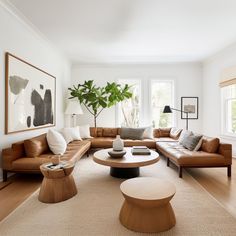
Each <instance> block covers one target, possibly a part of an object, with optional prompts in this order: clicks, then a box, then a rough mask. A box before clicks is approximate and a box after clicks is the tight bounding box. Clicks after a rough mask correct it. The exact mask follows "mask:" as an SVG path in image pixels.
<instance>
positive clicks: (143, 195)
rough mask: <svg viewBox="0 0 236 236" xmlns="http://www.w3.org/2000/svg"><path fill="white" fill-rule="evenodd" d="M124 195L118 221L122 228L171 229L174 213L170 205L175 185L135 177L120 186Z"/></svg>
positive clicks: (141, 230)
mask: <svg viewBox="0 0 236 236" xmlns="http://www.w3.org/2000/svg"><path fill="white" fill-rule="evenodd" d="M120 189H121V192H122V194H123V196H124V198H125V201H124V203H123V206H122V208H121V210H120V222H121V224H122V225H124V226H125V227H126V228H128V229H130V230H133V231H136V232H143V233H155V232H156V233H158V232H162V231H166V230H168V229H170V228H172V227H173V226H174V225H175V223H176V220H175V214H174V211H173V209H172V207H171V205H170V200H171V199H172V197H173V196H174V194H175V192H176V190H175V186H174V185H173V184H171V183H170V182H167V181H164V180H161V179H157V178H152V177H139V178H133V179H129V180H126V181H124V182H123V183H122V184H121V186H120Z"/></svg>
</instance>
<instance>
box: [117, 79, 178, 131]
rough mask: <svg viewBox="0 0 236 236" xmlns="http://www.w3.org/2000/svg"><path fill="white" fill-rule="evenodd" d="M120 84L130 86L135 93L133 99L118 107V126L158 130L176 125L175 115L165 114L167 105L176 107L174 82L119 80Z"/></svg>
mask: <svg viewBox="0 0 236 236" xmlns="http://www.w3.org/2000/svg"><path fill="white" fill-rule="evenodd" d="M118 83H119V84H121V85H124V84H128V85H130V86H131V90H132V92H133V97H132V98H131V99H128V100H125V101H123V102H121V103H120V104H119V105H118V106H117V116H116V117H117V120H116V122H117V125H118V126H126V127H140V126H142V127H144V126H149V125H152V126H153V127H155V128H158V127H171V126H173V125H174V114H166V113H163V109H164V106H165V105H170V106H172V107H174V106H173V103H174V102H173V101H174V81H173V80H144V79H143V80H141V79H119V80H118Z"/></svg>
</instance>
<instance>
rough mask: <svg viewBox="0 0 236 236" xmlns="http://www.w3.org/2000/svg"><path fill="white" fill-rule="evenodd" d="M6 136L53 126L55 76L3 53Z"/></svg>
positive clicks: (54, 118)
mask: <svg viewBox="0 0 236 236" xmlns="http://www.w3.org/2000/svg"><path fill="white" fill-rule="evenodd" d="M5 80H6V81H5V86H6V90H5V133H6V134H10V133H16V132H21V131H27V130H32V129H39V128H45V127H50V126H55V120H56V117H55V115H56V77H54V76H52V75H50V74H48V73H47V72H45V71H43V70H41V69H39V68H37V67H36V66H33V65H31V64H30V63H28V62H26V61H24V60H22V59H20V58H18V57H16V56H14V55H12V54H10V53H6V68H5Z"/></svg>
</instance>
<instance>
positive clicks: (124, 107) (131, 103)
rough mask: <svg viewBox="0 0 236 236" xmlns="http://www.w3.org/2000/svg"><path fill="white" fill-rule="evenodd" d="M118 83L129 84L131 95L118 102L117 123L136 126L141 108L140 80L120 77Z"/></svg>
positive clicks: (138, 122) (138, 123)
mask: <svg viewBox="0 0 236 236" xmlns="http://www.w3.org/2000/svg"><path fill="white" fill-rule="evenodd" d="M118 83H119V84H121V85H125V84H128V85H130V86H131V91H132V93H133V97H132V98H130V99H127V100H125V101H123V102H121V103H120V104H119V107H118V125H119V126H126V127H138V126H139V125H140V108H141V81H140V80H137V79H120V80H119V81H118Z"/></svg>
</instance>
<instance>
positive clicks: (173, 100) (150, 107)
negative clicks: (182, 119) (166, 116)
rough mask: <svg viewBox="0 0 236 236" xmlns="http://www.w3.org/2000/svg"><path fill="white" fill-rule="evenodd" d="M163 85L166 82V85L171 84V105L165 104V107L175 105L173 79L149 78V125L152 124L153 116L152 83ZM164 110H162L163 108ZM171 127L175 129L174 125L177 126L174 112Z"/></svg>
mask: <svg viewBox="0 0 236 236" xmlns="http://www.w3.org/2000/svg"><path fill="white" fill-rule="evenodd" d="M158 82H159V83H163V82H168V83H171V84H172V99H171V100H172V101H171V103H172V104H166V105H170V106H173V107H175V106H176V104H175V101H176V99H175V94H176V91H175V89H176V88H175V80H174V79H173V78H167V79H165V78H163V79H155V78H151V79H150V83H149V91H148V92H149V96H148V97H149V102H148V106H149V114H150V117H149V123H150V124H151V123H152V116H153V112H152V85H153V84H154V83H158ZM163 109H164V108H163ZM171 123H172V124H171V127H176V124H177V116H176V114H175V112H173V116H172V122H171Z"/></svg>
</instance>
